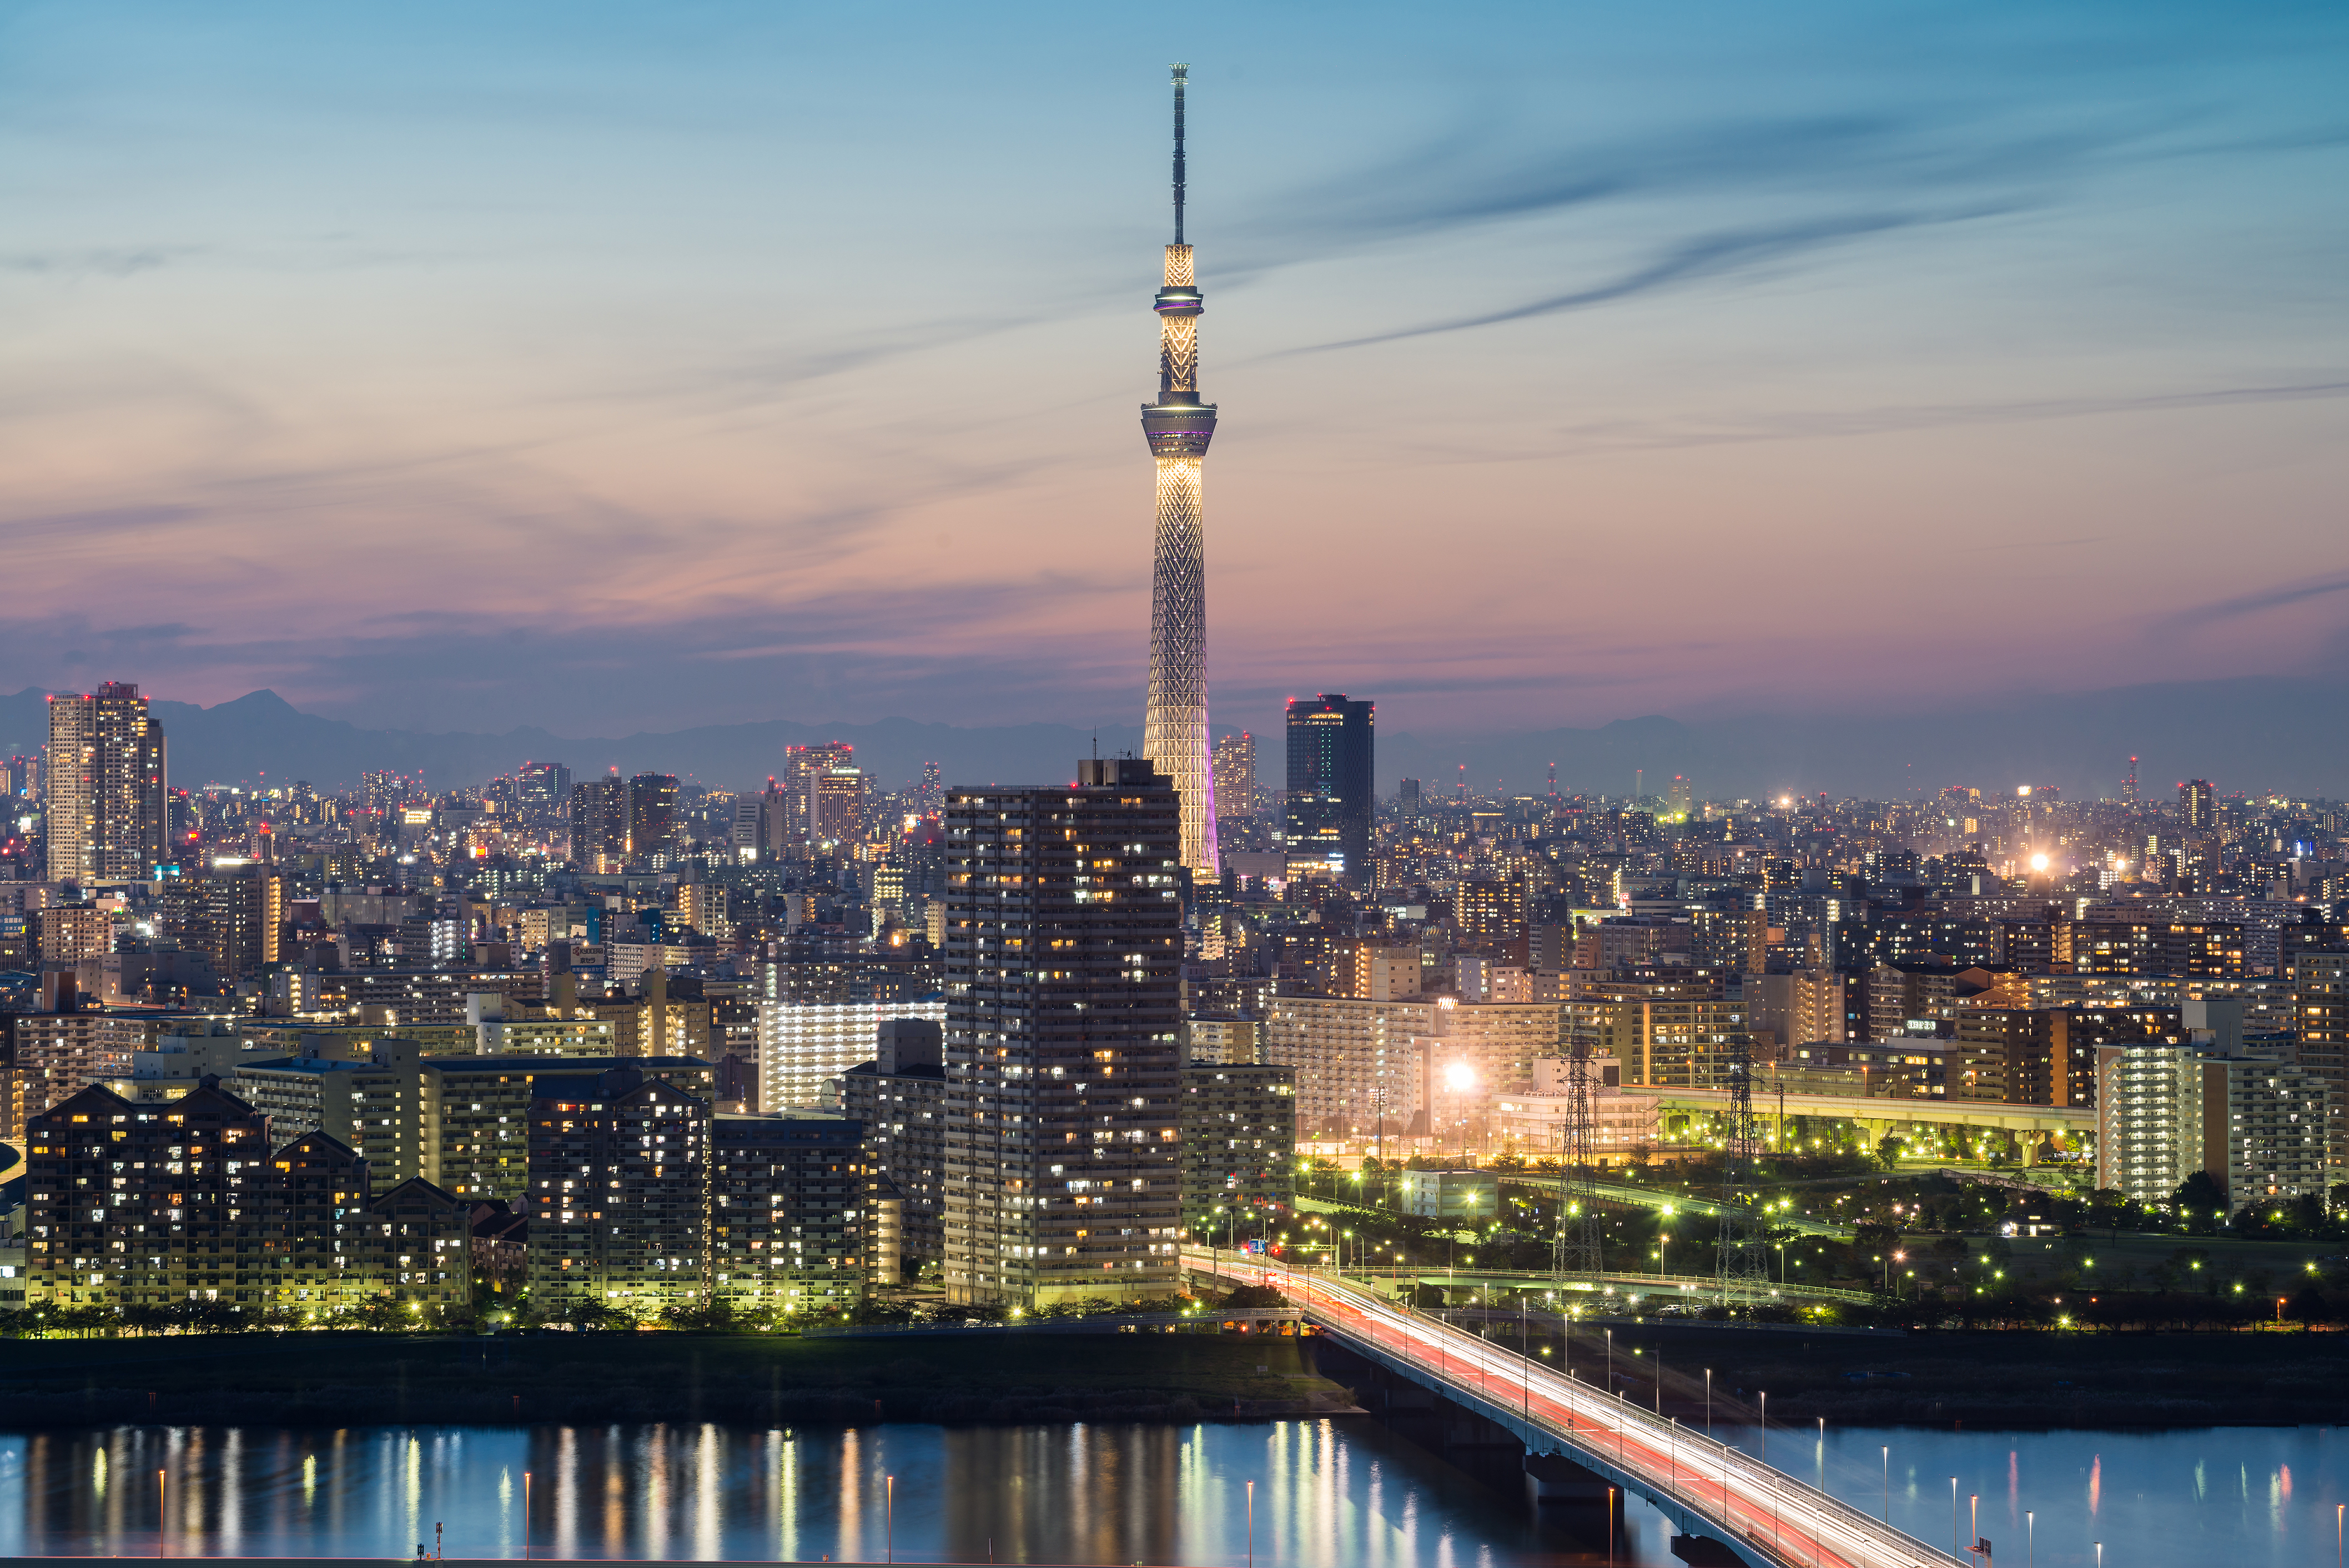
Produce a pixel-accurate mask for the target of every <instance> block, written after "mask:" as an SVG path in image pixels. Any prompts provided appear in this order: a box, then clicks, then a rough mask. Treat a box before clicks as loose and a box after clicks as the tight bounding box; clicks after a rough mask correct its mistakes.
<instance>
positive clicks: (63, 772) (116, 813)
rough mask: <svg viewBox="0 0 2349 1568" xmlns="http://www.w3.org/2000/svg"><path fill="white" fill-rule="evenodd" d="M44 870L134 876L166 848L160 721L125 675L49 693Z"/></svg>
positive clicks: (85, 878) (54, 875) (77, 876)
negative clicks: (76, 690)
mask: <svg viewBox="0 0 2349 1568" xmlns="http://www.w3.org/2000/svg"><path fill="white" fill-rule="evenodd" d="M47 780H48V799H47V811H46V812H45V813H44V816H43V822H44V831H45V832H46V833H47V838H48V872H49V879H50V880H51V881H53V882H119V881H141V880H145V879H146V878H149V877H153V876H155V875H156V874H157V873H156V870H155V867H156V866H157V865H158V864H160V862H161V861H162V860H163V858H164V857H165V855H166V853H167V851H166V848H165V846H164V842H163V841H164V839H165V837H166V836H168V835H169V832H170V811H169V784H168V781H167V780H166V778H165V775H164V765H163V726H162V725H161V724H160V723H158V722H155V720H154V718H153V717H152V716H151V715H150V713H149V712H148V711H147V699H146V698H144V697H141V696H140V695H139V688H138V687H136V686H133V685H131V684H130V683H129V682H128V681H123V680H109V681H108V682H107V683H106V684H105V685H103V686H100V687H99V688H98V691H97V693H96V694H95V695H84V696H79V697H51V698H50V699H49V754H48V766H47Z"/></svg>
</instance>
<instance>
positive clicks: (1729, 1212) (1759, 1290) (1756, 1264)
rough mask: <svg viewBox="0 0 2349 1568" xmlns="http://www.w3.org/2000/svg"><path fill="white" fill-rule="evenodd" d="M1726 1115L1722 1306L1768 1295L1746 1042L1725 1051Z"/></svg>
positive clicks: (1751, 1076)
mask: <svg viewBox="0 0 2349 1568" xmlns="http://www.w3.org/2000/svg"><path fill="white" fill-rule="evenodd" d="M1728 1068H1729V1115H1728V1117H1727V1119H1726V1123H1725V1125H1724V1127H1723V1130H1722V1140H1721V1246H1720V1255H1719V1262H1718V1268H1719V1271H1720V1289H1721V1300H1722V1303H1723V1305H1727V1304H1728V1303H1732V1302H1740V1301H1744V1302H1751V1301H1758V1300H1760V1299H1761V1298H1762V1297H1764V1296H1765V1295H1767V1294H1769V1293H1770V1242H1769V1238H1768V1235H1767V1234H1766V1232H1765V1231H1764V1220H1763V1218H1762V1211H1761V1210H1759V1209H1757V1208H1756V1207H1754V1203H1755V1200H1756V1199H1758V1198H1759V1197H1760V1196H1761V1194H1760V1192H1759V1191H1758V1190H1757V1188H1758V1183H1757V1182H1756V1180H1755V1177H1756V1174H1757V1173H1756V1170H1755V1165H1756V1162H1757V1157H1758V1155H1759V1154H1760V1151H1761V1141H1762V1140H1761V1135H1760V1133H1759V1131H1758V1130H1757V1128H1756V1127H1755V1124H1754V1052H1753V1048H1752V1047H1751V1046H1750V1045H1748V1044H1746V1043H1745V1042H1744V1040H1739V1041H1738V1042H1737V1043H1736V1044H1733V1045H1731V1046H1730V1048H1729V1062H1728Z"/></svg>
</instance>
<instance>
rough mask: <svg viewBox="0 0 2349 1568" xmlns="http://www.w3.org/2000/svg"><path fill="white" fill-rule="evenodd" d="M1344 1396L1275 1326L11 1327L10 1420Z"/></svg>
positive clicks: (1057, 1415) (1224, 1411) (1155, 1410)
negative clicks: (102, 1333) (827, 1332)
mask: <svg viewBox="0 0 2349 1568" xmlns="http://www.w3.org/2000/svg"><path fill="white" fill-rule="evenodd" d="M1348 1406H1349V1400H1348V1397H1347V1394H1346V1390H1345V1389H1344V1388H1343V1387H1342V1386H1340V1385H1338V1384H1336V1383H1333V1382H1331V1381H1330V1380H1329V1379H1327V1378H1324V1377H1322V1376H1319V1374H1317V1373H1316V1372H1315V1371H1314V1370H1313V1367H1312V1365H1311V1363H1310V1361H1309V1359H1308V1358H1306V1357H1304V1356H1301V1355H1299V1342H1298V1341H1297V1340H1295V1339H1293V1338H1283V1337H1280V1336H1278V1335H1263V1336H1258V1335H1247V1336H1245V1337H1243V1336H1239V1335H1215V1334H1114V1335H1098V1336H1095V1335H1046V1334H1018V1333H1006V1332H1001V1331H990V1330H985V1329H972V1330H968V1331H965V1332H964V1333H963V1334H910V1335H906V1336H904V1337H902V1338H898V1337H874V1338H859V1339H845V1338H843V1339H799V1338H793V1337H785V1336H777V1335H767V1334H747V1335H716V1334H713V1335H699V1334H543V1335H530V1336H513V1337H502V1338H497V1339H486V1340H484V1339H456V1338H451V1339H429V1338H420V1337H419V1338H412V1339H410V1338H399V1337H387V1336H384V1335H380V1334H285V1335H263V1334H219V1335H175V1336H171V1337H168V1338H154V1339H90V1340H55V1339H48V1340H6V1341H0V1426H5V1427H9V1428H35V1427H57V1426H85V1425H98V1424H109V1423H114V1422H122V1421H165V1422H171V1423H213V1424H233V1423H238V1422H254V1421H265V1422H268V1423H270V1424H273V1425H278V1426H313V1425H326V1426H359V1425H373V1424H378V1423H398V1422H415V1421H433V1422H459V1423H477V1424H478V1423H510V1422H516V1421H528V1422H541V1421H566V1422H568V1421H720V1422H750V1423H760V1424H772V1423H778V1422H784V1423H790V1422H799V1423H805V1424H824V1425H844V1424H850V1423H860V1422H864V1421H876V1420H891V1421H988V1422H1008V1421H1019V1422H1033V1421H1071V1420H1125V1421H1159V1420H1165V1421H1193V1420H1199V1419H1203V1418H1212V1417H1221V1418H1225V1419H1231V1418H1241V1419H1256V1418H1264V1417H1276V1416H1293V1415H1304V1414H1310V1413H1313V1412H1317V1411H1328V1410H1332V1409H1342V1408H1346V1407H1348Z"/></svg>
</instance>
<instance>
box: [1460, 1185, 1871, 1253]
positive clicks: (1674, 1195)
mask: <svg viewBox="0 0 2349 1568" xmlns="http://www.w3.org/2000/svg"><path fill="white" fill-rule="evenodd" d="M1496 1174H1497V1175H1498V1176H1499V1178H1500V1181H1501V1185H1502V1186H1504V1187H1532V1188H1537V1189H1540V1190H1542V1191H1544V1192H1557V1191H1558V1190H1559V1189H1561V1188H1562V1187H1563V1186H1564V1185H1565V1183H1566V1178H1565V1177H1563V1176H1547V1175H1543V1174H1541V1173H1539V1172H1537V1171H1523V1170H1504V1171H1500V1172H1497V1173H1496ZM1590 1192H1591V1196H1592V1197H1594V1198H1596V1199H1599V1201H1600V1202H1602V1203H1628V1204H1630V1205H1632V1206H1633V1207H1635V1208H1640V1209H1653V1210H1658V1211H1660V1212H1661V1213H1663V1214H1666V1215H1672V1214H1701V1215H1702V1216H1704V1217H1705V1218H1707V1219H1712V1220H1717V1219H1719V1218H1720V1217H1721V1202H1720V1200H1719V1199H1708V1198H1697V1197H1693V1196H1692V1195H1691V1194H1689V1193H1685V1192H1671V1191H1667V1190H1664V1189H1660V1188H1654V1187H1638V1186H1634V1185H1632V1184H1630V1183H1629V1182H1622V1181H1594V1182H1592V1183H1591V1184H1590ZM1747 1212H1749V1213H1751V1212H1753V1211H1752V1210H1750V1209H1749V1210H1747ZM1755 1218H1756V1219H1758V1220H1760V1222H1761V1223H1762V1225H1763V1227H1764V1229H1765V1230H1770V1231H1793V1232H1794V1233H1795V1235H1797V1236H1825V1237H1826V1238H1828V1239H1829V1240H1830V1241H1850V1240H1851V1236H1852V1231H1851V1227H1850V1226H1848V1225H1837V1224H1835V1223H1833V1222H1831V1221H1829V1220H1814V1219H1811V1218H1810V1217H1809V1216H1807V1215H1804V1214H1797V1213H1795V1212H1794V1211H1793V1210H1769V1211H1766V1212H1764V1213H1761V1214H1758V1215H1756V1216H1755Z"/></svg>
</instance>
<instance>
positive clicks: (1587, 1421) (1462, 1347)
mask: <svg viewBox="0 0 2349 1568" xmlns="http://www.w3.org/2000/svg"><path fill="white" fill-rule="evenodd" d="M1184 1261H1185V1266H1186V1267H1187V1268H1188V1269H1189V1270H1191V1272H1194V1273H1196V1274H1201V1275H1212V1276H1214V1277H1216V1278H1219V1279H1221V1280H1223V1281H1226V1282H1229V1283H1234V1284H1249V1285H1268V1286H1270V1287H1272V1288H1273V1289H1275V1290H1278V1291H1279V1292H1280V1293H1282V1294H1283V1295H1284V1296H1286V1297H1288V1300H1289V1301H1290V1302H1292V1303H1295V1304H1296V1305H1297V1306H1298V1307H1299V1308H1301V1309H1302V1310H1303V1312H1304V1314H1305V1315H1306V1317H1307V1318H1309V1320H1311V1321H1312V1322H1313V1323H1315V1324H1318V1325H1319V1327H1320V1328H1321V1330H1322V1331H1323V1332H1324V1333H1325V1334H1328V1335H1329V1336H1330V1338H1331V1339H1333V1340H1335V1341H1337V1342H1338V1343H1340V1344H1341V1345H1344V1346H1345V1347H1346V1348H1347V1349H1348V1350H1350V1351H1352V1352H1353V1353H1355V1354H1356V1355H1361V1357H1362V1358H1363V1359H1365V1360H1367V1361H1369V1362H1371V1363H1372V1364H1373V1365H1375V1366H1380V1367H1382V1368H1383V1369H1385V1370H1386V1371H1387V1372H1389V1373H1391V1374H1392V1375H1393V1376H1398V1377H1401V1378H1403V1379H1405V1380H1406V1381H1409V1382H1412V1383H1415V1384H1417V1385H1419V1386H1422V1387H1423V1388H1427V1389H1429V1390H1431V1391H1432V1392H1433V1393H1436V1394H1438V1395H1441V1396H1442V1397H1444V1398H1446V1399H1449V1400H1451V1401H1452V1402H1453V1403H1454V1404H1455V1405H1458V1406H1460V1407H1463V1408H1465V1409H1468V1410H1471V1411H1473V1412H1475V1414H1476V1415H1478V1416H1480V1417H1484V1418H1485V1420H1488V1421H1490V1422H1492V1423H1494V1424H1495V1426H1497V1427H1499V1428H1502V1429H1504V1430H1506V1431H1507V1432H1508V1433H1509V1434H1510V1435H1511V1436H1513V1437H1515V1438H1516V1439H1517V1440H1518V1441H1519V1442H1521V1443H1523V1444H1524V1445H1525V1449H1526V1454H1527V1455H1529V1456H1531V1455H1537V1454H1547V1455H1557V1456H1559V1457H1561V1458H1563V1459H1566V1460H1568V1461H1570V1463H1571V1464H1572V1465H1573V1466H1575V1467H1578V1468H1579V1469H1580V1470H1582V1471H1585V1472H1588V1477H1589V1478H1590V1479H1589V1483H1588V1484H1589V1485H1590V1487H1591V1488H1592V1490H1594V1491H1595V1490H1597V1489H1598V1488H1599V1487H1600V1486H1606V1487H1613V1488H1616V1489H1619V1491H1620V1492H1621V1493H1623V1494H1625V1495H1628V1496H1637V1497H1640V1498H1644V1499H1646V1500H1647V1501H1649V1502H1650V1503H1651V1504H1652V1505H1654V1507H1655V1508H1656V1509H1657V1511H1659V1512H1661V1513H1662V1514H1663V1515H1664V1516H1665V1517H1666V1518H1667V1519H1669V1520H1671V1521H1672V1523H1673V1526H1674V1527H1675V1528H1676V1529H1677V1530H1678V1531H1679V1532H1680V1534H1681V1535H1682V1537H1683V1538H1685V1539H1684V1540H1683V1541H1682V1542H1676V1543H1675V1546H1674V1550H1675V1551H1676V1552H1681V1554H1682V1555H1683V1556H1684V1557H1686V1558H1687V1559H1688V1560H1689V1561H1691V1562H1697V1563H1705V1562H1713V1563H1729V1562H1732V1561H1735V1562H1739V1563H1747V1564H1750V1565H1752V1568H1970V1565H1968V1564H1964V1563H1961V1560H1960V1559H1958V1558H1956V1557H1952V1556H1951V1554H1950V1553H1948V1552H1943V1551H1941V1550H1940V1549H1939V1548H1938V1547H1933V1546H1928V1545H1927V1544H1925V1542H1921V1541H1919V1540H1918V1539H1916V1538H1915V1537H1914V1536H1911V1535H1909V1534H1908V1533H1906V1532H1902V1531H1899V1530H1895V1529H1893V1528H1892V1527H1891V1526H1890V1525H1889V1524H1886V1523H1884V1522H1883V1521H1880V1520H1877V1519H1874V1518H1871V1517H1870V1516H1868V1514H1867V1513H1864V1512H1862V1511H1860V1510H1858V1509H1856V1508H1854V1507H1852V1506H1851V1505H1850V1504H1848V1503H1846V1502H1843V1501H1838V1500H1837V1499H1836V1498H1833V1497H1830V1496H1828V1495H1827V1494H1826V1492H1824V1491H1821V1490H1819V1489H1818V1488H1816V1487H1815V1486H1812V1485H1810V1484H1809V1483H1808V1482H1806V1481H1803V1480H1797V1479H1796V1478H1795V1477H1794V1476H1791V1475H1788V1474H1786V1473H1785V1471H1783V1470H1779V1469H1774V1468H1773V1467H1771V1466H1770V1465H1767V1464H1765V1463H1764V1462H1763V1461H1762V1460H1761V1459H1756V1458H1755V1457H1754V1456H1753V1455H1751V1454H1748V1453H1745V1452H1744V1451H1743V1450H1741V1449H1735V1448H1733V1447H1731V1446H1730V1445H1728V1444H1726V1443H1722V1442H1716V1441H1714V1440H1713V1438H1708V1437H1706V1436H1704V1435H1703V1434H1702V1433H1701V1432H1693V1431H1690V1430H1689V1429H1687V1428H1683V1427H1682V1426H1681V1425H1680V1423H1679V1422H1678V1421H1676V1420H1669V1419H1666V1418H1663V1417H1658V1416H1655V1415H1653V1414H1651V1413H1649V1412H1647V1411H1643V1410H1640V1408H1638V1407H1635V1406H1633V1405H1631V1404H1630V1403H1629V1402H1628V1401H1627V1400H1625V1399H1624V1397H1622V1396H1621V1395H1620V1394H1619V1393H1618V1394H1615V1395H1612V1396H1610V1395H1609V1394H1607V1393H1606V1392H1604V1391H1602V1390H1600V1389H1599V1388H1598V1387H1596V1386H1592V1385H1590V1384H1587V1383H1584V1382H1581V1381H1579V1380H1578V1379H1576V1378H1572V1377H1568V1376H1564V1375H1562V1374H1561V1373H1559V1372H1558V1371H1557V1370H1555V1369H1553V1368H1551V1367H1548V1366H1544V1365H1542V1364H1541V1363H1540V1362H1538V1361H1537V1360H1534V1359H1532V1358H1530V1357H1527V1356H1524V1355H1517V1354H1516V1353H1515V1352H1513V1351H1509V1350H1506V1349H1504V1348H1503V1347H1501V1346H1500V1345H1495V1344H1494V1343H1493V1342H1492V1341H1490V1340H1486V1339H1483V1338H1480V1337H1479V1336H1477V1335H1476V1334H1471V1333H1468V1332H1466V1331H1465V1330H1463V1329H1458V1328H1454V1327H1452V1326H1450V1325H1449V1324H1444V1323H1442V1322H1439V1321H1437V1320H1436V1319H1433V1318H1431V1317H1428V1316H1426V1315H1424V1314H1420V1313H1416V1312H1412V1311H1410V1310H1408V1309H1406V1308H1403V1307H1400V1306H1397V1305H1395V1304H1394V1303H1390V1302H1386V1301H1382V1300H1381V1299H1380V1298H1379V1297H1378V1296H1377V1295H1375V1294H1373V1293H1371V1291H1369V1290H1367V1289H1365V1288H1364V1287H1362V1286H1361V1285H1360V1284H1358V1283H1356V1282H1352V1281H1349V1280H1344V1279H1333V1278H1330V1277H1328V1276H1327V1275H1325V1274H1323V1273H1321V1272H1319V1271H1314V1270H1298V1269H1292V1268H1288V1267H1287V1266H1285V1265H1282V1264H1279V1263H1277V1262H1260V1261H1257V1260H1256V1259H1252V1258H1246V1257H1235V1256H1234V1255H1233V1254H1231V1253H1228V1252H1226V1253H1222V1254H1220V1255H1218V1254H1215V1253H1211V1252H1209V1251H1206V1250H1205V1249H1200V1250H1196V1251H1188V1252H1186V1253H1185V1260H1184Z"/></svg>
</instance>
